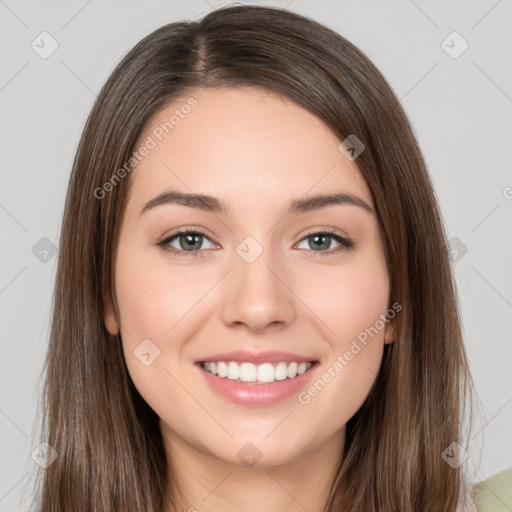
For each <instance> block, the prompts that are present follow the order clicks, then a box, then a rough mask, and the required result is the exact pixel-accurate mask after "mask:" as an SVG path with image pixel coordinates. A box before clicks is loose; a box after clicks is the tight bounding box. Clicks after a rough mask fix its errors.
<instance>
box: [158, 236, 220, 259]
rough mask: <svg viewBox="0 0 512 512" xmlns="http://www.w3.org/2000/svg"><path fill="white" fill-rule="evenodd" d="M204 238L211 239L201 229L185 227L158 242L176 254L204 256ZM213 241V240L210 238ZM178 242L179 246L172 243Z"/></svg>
mask: <svg viewBox="0 0 512 512" xmlns="http://www.w3.org/2000/svg"><path fill="white" fill-rule="evenodd" d="M204 239H207V240H210V239H209V238H208V236H207V235H206V234H205V233H202V232H201V231H197V230H192V229H185V230H183V231H177V232H176V233H174V234H172V235H171V236H168V237H167V238H165V239H164V240H162V241H160V242H158V244H157V245H158V246H159V247H161V248H162V249H164V250H166V251H169V252H171V253H172V254H175V255H176V256H185V257H187V256H193V257H194V256H203V250H202V247H201V246H202V245H203V244H202V242H203V241H204ZM210 242H211V240H210ZM173 243H177V244H178V247H177V248H176V247H175V246H173V245H171V244H173Z"/></svg>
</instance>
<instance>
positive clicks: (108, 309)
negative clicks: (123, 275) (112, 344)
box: [103, 298, 119, 336]
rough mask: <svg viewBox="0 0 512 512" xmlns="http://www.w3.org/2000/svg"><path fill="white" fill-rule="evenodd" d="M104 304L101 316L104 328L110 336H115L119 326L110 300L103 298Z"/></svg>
mask: <svg viewBox="0 0 512 512" xmlns="http://www.w3.org/2000/svg"><path fill="white" fill-rule="evenodd" d="M104 302H105V312H104V316H103V321H104V322H105V327H106V328H107V331H108V332H109V333H110V334H112V336H117V335H118V334H119V325H118V323H117V319H116V315H115V312H114V308H113V307H112V303H111V301H110V299H108V298H105V301H104Z"/></svg>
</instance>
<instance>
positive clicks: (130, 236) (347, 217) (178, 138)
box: [105, 88, 393, 512]
mask: <svg viewBox="0 0 512 512" xmlns="http://www.w3.org/2000/svg"><path fill="white" fill-rule="evenodd" d="M191 96H193V97H194V98H196V100H197V106H196V107H195V108H193V109H191V111H190V113H188V114H187V115H186V116H184V117H183V118H180V121H179V124H177V125H176V126H174V128H173V130H172V131H171V132H170V133H169V134H167V135H166V136H165V137H163V138H162V141H160V142H158V144H157V145H156V147H154V148H153V149H151V151H149V153H148V155H147V156H145V157H144V159H143V160H142V161H141V162H140V163H139V164H138V165H137V167H136V168H135V170H134V171H132V173H131V175H130V176H129V178H126V179H130V190H129V195H128V198H127V205H126V211H125V215H124V217H123V219H122V224H121V231H120V236H119V244H118V251H117V257H116V273H115V283H116V296H117V300H118V304H119V311H120V318H117V319H115V318H114V317H115V315H114V313H113V309H112V307H111V305H109V306H108V308H107V311H106V313H105V322H106V325H107V328H108V330H109V331H110V332H111V333H112V334H117V333H118V332H119V329H120V330H121V335H122V343H123V350H124V356H125V360H126V364H127V367H128V371H129V373H130V376H131V378H132V380H133V382H134V384H135V386H136V388H137V389H138V391H139V392H140V394H141V395H142V397H143V398H144V399H145V400H146V401H147V403H148V404H149V405H150V406H151V408H152V409H153V410H154V411H155V412H156V413H157V414H158V416H159V418H160V425H161V429H162V434H163V437H164V443H165V447H166V451H167V455H168V457H169V459H170V460H171V461H172V465H173V468H174V470H175V471H176V473H177V476H178V477H179V479H180V482H181V487H182V498H181V501H180V507H181V508H180V509H179V510H194V509H195V510H198V511H201V512H210V511H218V510H228V509H229V510H244V511H246V512H251V511H261V510H266V511H268V512H273V511H276V512H277V511H279V512H281V511H283V510H287V511H288V512H295V511H303V510H309V511H312V512H314V511H320V510H321V504H322V503H323V501H324V500H325V499H326V497H327V493H328V490H329V487H328V484H329V483H330V481H331V478H333V475H334V473H335V469H336V466H337V464H338V462H339V460H340V456H341V453H342V451H343V447H344V442H345V425H346V423H347V421H348V420H349V419H350V418H351V417H352V416H353V415H354V414H355V413H356V411H357V410H358V409H359V408H360V406H361V405H362V404H363V402H364V400H365V399H366V397H367V396H368V393H369V392H370V389H371V387H372V385H373V383H374V381H375V378H376V375H377V373H378V370H379V366H380V363H381V359H382V353H383V348H384V344H385V343H390V342H391V341H392V339H393V338H392V323H391V322H387V323H386V324H385V327H384V328H382V329H380V331H379V333H378V334H377V335H375V336H373V337H372V338H370V341H369V342H368V343H367V344H366V345H365V346H363V347H362V350H360V351H359V352H358V353H357V355H354V357H353V358H352V359H351V360H350V361H348V362H347V364H346V366H344V368H343V369H342V370H341V371H339V372H337V373H335V377H334V378H332V379H331V380H330V382H328V383H327V385H325V387H324V388H323V389H322V390H321V392H319V393H318V394H317V395H316V396H314V397H312V398H311V400H310V401H309V402H308V403H307V404H304V403H301V402H299V400H298V396H297V393H294V394H293V395H292V396H290V397H288V398H286V399H284V400H282V401H280V402H279V403H275V404H272V405H268V406H265V405H263V406H261V405H259V406H250V405H245V406H244V405H241V404H237V403H233V402H232V401H230V400H229V399H227V398H226V397H224V396H222V395H220V394H218V393H217V392H216V391H215V390H214V389H212V387H211V386H210V385H209V384H207V383H206V382H205V381H204V379H203V378H200V377H201V375H199V373H198V372H199V371H202V370H198V367H197V365H194V362H195V361H196V360H197V359H200V358H201V357H204V356H206V355H210V356H211V355H212V354H217V353H221V352H226V351H232V350H238V349H248V350H253V351H255V352H258V351H266V350H282V351H286V352H292V353H294V354H301V355H307V356H310V357H311V359H314V360H317V361H318V362H319V365H318V366H317V367H315V368H312V370H314V371H315V373H314V376H315V378H314V379H312V380H309V381H308V385H307V387H306V390H307V389H308V388H309V387H310V386H311V385H312V384H313V383H314V381H316V380H317V379H319V378H321V376H322V374H323V373H324V372H325V371H327V370H328V368H329V367H331V368H332V366H333V363H334V362H335V361H336V360H337V357H338V356H339V355H343V354H344V353H345V352H346V351H347V350H349V348H350V346H351V343H352V342H353V340H355V339H356V338H357V336H358V334H360V333H361V332H362V331H364V329H365V328H369V327H370V326H373V325H375V323H376V321H377V320H378V319H379V315H381V314H383V313H385V312H386V310H387V309H388V308H389V307H390V304H389V275H388V269H387V266H386V261H385V256H384V250H383V246H382V241H381V238H380V232H379V226H378V220H377V217H376V214H375V213H374V212H370V211H367V210H366V209H364V208H361V207H358V206H355V205H351V204H334V205H333V204H331V205H328V206H325V207H323V208H320V209H315V210H311V211H306V212H301V213H293V214H288V215H285V211H286V209H287V207H288V204H289V202H290V201H292V200H294V199H300V198H302V199H304V198H307V197H310V196H313V195H317V194H318V195H320V194H321V195H327V194H332V193H335V192H337V193H341V192H343V193H346V194H351V195H353V196H355V197H357V198H359V199H361V200H362V201H364V202H365V203H367V204H368V205H369V206H370V207H371V208H374V204H373V202H372V197H371V194H370V191H369V189H368V187H367V185H366V183H365V181H364V179H363V177H362V176H361V174H360V171H359V170H358V168H357V167H356V162H357V160H356V162H351V161H349V160H348V159H347V158H345V157H344V156H343V155H342V154H341V152H340V151H339V149H338V145H339V143H340V142H341V140H339V139H338V138H337V137H335V136H334V134H332V132H330V131H329V129H328V128H327V127H326V126H325V125H324V124H323V123H322V122H321V121H320V120H319V119H318V118H317V117H315V116H314V115H313V114H311V113H310V112H308V111H306V110H305V109H303V108H301V107H299V106H298V105H296V104H294V103H293V102H291V101H289V100H287V99H285V98H282V97H280V96H277V95H275V94H272V93H269V92H262V91H259V90H254V89H249V88H242V89H217V90H214V89H206V90H197V91H194V93H193V94H191ZM188 98H189V96H185V97H183V98H182V99H181V100H180V101H176V102H174V103H173V104H172V105H169V106H167V107H166V108H165V109H164V110H162V111H161V112H160V113H158V115H157V116H156V117H155V118H154V119H153V120H152V121H151V123H149V125H148V126H147V127H146V129H145V131H144V132H143V133H142V134H141V136H140V138H139V143H138V145H140V144H142V143H143V142H144V141H145V140H146V139H147V137H148V136H149V135H151V134H152V130H154V129H155V127H157V126H158V125H160V123H162V122H165V121H168V120H169V118H170V116H171V115H172V114H173V113H174V110H175V109H176V108H180V106H181V105H183V104H184V103H185V102H186V101H187V99H188ZM153 138H154V137H153ZM136 147H138V146H136ZM169 190H176V191H179V192H184V193H196V194H206V195H209V196H214V197H216V198H218V199H219V200H222V201H224V202H225V203H226V204H227V205H228V207H229V212H228V213H227V214H224V213H219V212H209V211H204V210H200V209H195V208H191V207H187V206H184V205H180V204H170V203H168V204H161V205H159V206H155V207H154V208H151V209H149V210H147V211H146V212H144V213H142V214H141V210H142V209H143V207H144V205H145V204H146V203H147V202H148V201H150V200H151V199H153V198H154V197H156V196H158V195H159V194H161V193H162V192H164V191H169ZM185 228H190V229H193V228H194V229H198V230H200V231H201V232H204V233H205V234H206V236H203V237H202V238H201V237H199V239H198V242H197V244H196V245H195V246H196V247H200V249H198V250H195V252H196V253H200V254H197V257H193V256H192V255H191V252H187V251H186V247H187V245H186V244H187V240H186V239H185V237H181V241H182V243H181V244H180V237H176V238H175V239H174V241H172V242H169V243H168V245H170V246H171V248H172V249H175V250H181V251H182V252H181V254H183V256H177V255H173V254H172V253H171V252H169V251H165V250H164V249H163V248H162V247H159V246H157V245H156V244H157V243H158V242H160V241H161V240H164V239H166V238H167V239H168V238H169V236H170V235H172V234H174V233H175V232H176V231H179V230H182V229H185ZM326 230H334V231H335V232H336V233H337V234H338V235H339V236H342V237H345V238H349V239H350V240H352V241H354V242H355V248H351V249H347V248H344V246H342V244H340V243H339V242H338V241H337V240H336V239H335V238H332V237H329V236H328V237H327V238H326V239H325V240H320V245H321V247H320V248H319V249H315V245H313V244H312V242H311V241H309V242H308V240H311V238H309V239H308V235H311V234H314V233H322V232H325V231H326ZM248 236H250V237H253V238H254V239H255V240H256V241H257V242H258V244H259V245H260V246H261V248H262V249H263V252H262V253H261V254H260V255H259V257H257V258H256V259H255V260H254V261H252V262H251V263H248V262H247V261H246V260H245V259H244V258H242V257H241V256H240V255H239V253H237V251H236V249H237V247H238V246H239V244H240V243H241V242H242V241H243V240H244V239H245V238H246V237H248ZM329 242H330V246H329ZM189 243H192V245H194V242H190V241H189ZM322 243H323V245H322ZM326 246H327V248H325V247H326ZM337 249H339V250H337ZM250 250H251V251H254V250H255V249H254V246H251V249H250ZM189 251H190V249H189ZM320 252H322V254H320ZM315 255H316V257H314V256H315ZM145 339H150V340H151V342H152V343H153V344H154V345H155V346H157V347H158V348H159V350H160V355H159V357H157V358H156V359H155V360H154V361H153V362H152V363H151V364H149V365H148V366H146V365H144V364H141V361H140V359H139V358H138V357H136V356H135V355H134V350H136V348H137V347H138V346H139V344H140V343H141V342H142V340H145ZM312 375H313V374H312ZM247 443H252V444H253V445H255V446H256V447H257V449H258V450H259V452H260V453H261V458H260V459H259V460H258V462H257V463H256V464H255V465H254V466H252V467H247V466H246V465H244V464H243V463H242V462H241V460H240V459H239V457H238V456H237V453H238V452H239V450H240V449H242V447H244V446H245V445H246V444H247ZM169 512H170V509H169Z"/></svg>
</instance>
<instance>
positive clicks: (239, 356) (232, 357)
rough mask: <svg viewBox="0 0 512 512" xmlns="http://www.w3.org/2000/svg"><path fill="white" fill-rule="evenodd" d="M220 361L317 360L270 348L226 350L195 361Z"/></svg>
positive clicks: (272, 361)
mask: <svg viewBox="0 0 512 512" xmlns="http://www.w3.org/2000/svg"><path fill="white" fill-rule="evenodd" d="M219 361H225V362H229V361H235V362H237V363H253V364H263V363H280V362H281V361H284V362H286V363H293V362H297V363H302V362H304V363H309V362H317V360H316V359H315V358H314V357H307V356H300V355H297V354H292V353H290V352H282V351H279V350H268V351H265V352H254V351H250V350H234V351H232V352H224V353H222V354H216V355H212V356H206V357H204V358H201V359H197V360H196V361H195V363H204V362H212V363H218V362H219Z"/></svg>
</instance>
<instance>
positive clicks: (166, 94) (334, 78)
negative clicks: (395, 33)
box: [36, 6, 472, 512]
mask: <svg viewBox="0 0 512 512" xmlns="http://www.w3.org/2000/svg"><path fill="white" fill-rule="evenodd" d="M244 86H249V87H258V88H262V89H264V90H269V91H273V92H277V93H279V94H280V95H282V96H284V97H287V98H289V99H291V100H293V101H295V102H296V103H297V104H299V105H301V106H302V107H304V108H306V109H308V110H309V111H311V112H312V113H313V114H315V115H316V116H317V117H318V118H320V119H321V120H322V121H323V122H324V123H325V124H326V125H327V126H328V127H329V128H330V129H331V130H332V132H333V133H334V134H336V135H337V136H338V137H339V138H340V140H344V139H345V138H346V137H348V136H349V135H355V136H356V137H357V138H358V139H360V140H361V141H363V143H364V144H365V146H366V149H365V151H364V152H363V153H362V154H361V155H360V156H359V157H358V159H357V161H356V163H357V165H358V167H359V169H360V171H361V173H362V175H363V176H364V178H365V180H366V182H367V184H368V186H369V189H370V191H371V193H372V197H373V200H374V204H375V208H376V211H377V214H378V219H379V225H380V229H381V235H382V240H383V244H384V248H385V254H386V258H387V264H388V269H389V274H390V288H391V289H390V293H391V303H394V302H397V303H399V304H401V305H402V311H401V312H400V314H399V315H397V317H396V318H395V326H396V329H395V333H396V336H395V340H394V343H391V344H389V345H386V346H385V351H384V355H383V360H382V365H381V368H380V372H379V374H378V376H377V378H376V381H375V383H374V386H373V388H372V390H371V392H370V394H369V396H368V397H367V399H366V401H365V403H364V404H363V405H362V407H361V408H360V409H359V410H358V411H357V413H356V414H355V415H354V416H353V417H352V418H351V419H350V421H349V422H348V424H347V432H346V442H345V448H344V453H343V454H340V465H339V468H338V471H337V472H336V474H335V475H333V479H332V482H331V484H332V486H331V489H332V492H331V494H330V497H329V499H328V500H327V502H326V503H325V505H324V507H323V510H324V511H325V512H334V511H346V512H348V511H360V512H371V511H379V512H384V511H388V512H420V511H435V510H439V511H441V510H442V511H444V512H450V511H454V510H456V508H457V504H458V503H459V498H460V497H462V498H463V497H465V496H466V493H467V489H466V485H467V482H466V479H465V477H464V474H463V471H462V468H463V466H460V467H452V465H449V464H447V463H446V462H445V460H444V459H443V457H442V454H443V452H444V451H445V449H446V448H447V447H449V445H451V444H452V443H453V442H459V443H460V444H461V445H462V446H464V440H463V439H462V430H463V429H462V428H461V425H462V423H463V422H462V414H463V411H464V409H465V406H466V404H467V402H468V401H467V399H466V397H467V396H469V392H470V391H471V389H472V381H471V377H470V374H469V370H468V363H467V360H466V355H465V351H464V345H463V340H462V332H461V325H460V315H459V311H458V301H457V295H456V288H455V283H454V279H453V277H452V269H451V263H450V258H449V252H448V249H447V246H446V240H447V238H446V234H445V230H444V226H443V222H442V219H441V216H440V213H439V208H438V205H437V201H436V197H435V192H434V190H433V186H432V184H431V181H430V178H429V175H428V172H427V169H426V165H425V163H424V160H423V157H422V154H421V151H420V148H419V146H418V143H417V141H416V138H415V135H414V133H413V129H412V127H411V125H410V123H409V121H408V119H407V117H406V114H405V113H404V110H403V109H402V107H401V105H400V102H399V101H398V99H397V97H396V96H395V94H394V92H393V91H392V89H391V87H390V86H389V84H388V83H387V81H386V80H385V78H384V77H383V76H382V74H381V73H380V72H379V71H378V70H377V69H376V67H375V66H374V65H373V64H372V62H371V61H370V60H369V59H368V58H367V57H366V56H365V55H364V54H363V53H362V52H361V51H360V50H358V49H357V48H356V47H355V46H354V45H353V44H351V43H350V42H349V41H347V40H346V39H345V38H343V37H342V36H340V35H339V34H337V33H335V32H333V31H332V30H330V29H328V28H326V27H325V26H322V25H320V24H319V23H317V22H315V21H313V20H311V19H308V18H306V17H303V16H300V15H298V14H294V13H291V12H288V11H286V10H281V9H277V8H271V7H256V6H234V7H233V6H232V7H226V8H222V9H218V10H216V11H213V12H211V13H210V14H208V15H206V16H205V17H204V18H203V19H202V20H200V21H198V22H179V23H171V24H168V25H166V26H163V27H161V28H160V29H158V30H156V31H154V32H153V33H151V34H150V35H148V36H147V37H146V38H144V39H143V40H142V41H140V42H139V43H138V44H137V45H136V46H135V47H134V48H133V49H132V50H131V51H130V52H129V53H128V54H127V55H126V56H125V57H124V58H123V59H122V61H121V62H120V63H119V64H118V66H117V67H116V69H115V70H114V71H113V73H112V74H111V76H110V77H109V79H108V81H107V82H106V84H105V85H104V87H103V88H102V90H101V92H100V94H99V95H98V98H97V100H96V102H95V104H94V106H93V108H92V111H91V113H90V115H89V118H88V120H87V123H86V125H85V128H84V131H83V135H82V138H81V140H80V144H79V147H78V150H77V153H76V157H75V161H74V165H73V170H72V174H71V178H70V183H69V189H68V192H67V198H66V205H65V212H64V218H63V223H62V231H61V238H60V250H59V259H58V270H57V276H56V283H55V291H54V307H53V315H52V324H51V332H50V338H49V348H48V352H47V358H46V361H45V368H44V370H45V380H44V392H43V400H42V408H43V411H42V414H41V417H42V425H41V432H42V438H43V439H44V440H45V441H47V443H48V444H49V445H50V446H51V447H52V448H53V449H54V450H56V452H57V454H58V456H57V458H56V459H55V460H54V461H53V462H52V463H51V464H50V465H49V466H48V467H47V468H46V469H44V470H41V472H42V474H41V475H40V476H39V480H38V482H39V487H38V491H37V495H36V499H37V500H38V504H37V507H38V508H37V510H40V511H43V512H57V511H58V512H61V511H62V512H63V511H65V512H68V511H70V510H73V512H81V511H90V510H93V511H95V512H100V511H104V512H115V511H123V512H128V511H141V510H144V511H148V512H157V511H158V512H163V510H164V509H163V507H164V503H165V502H166V496H167V493H168V491H169V488H168V483H169V482H171V481H173V478H174V476H173V469H172V464H171V461H168V460H167V459H166V455H165V450H164V447H163V441H162V436H161V432H160V430H159V426H158V417H157V415H156V413H155V412H154V411H153V410H152V409H151V408H150V407H149V406H148V405H147V403H146V402H145V401H144V400H143V399H142V398H141V396H140V395H139V393H138V392H137V390H136V389H135V387H134V385H133V382H132V381H131V379H130V377H129V374H128V371H127V368H126V365H125V361H124V358H123V352H122V348H121V339H120V337H119V336H116V337H114V336H112V335H110V334H109V332H108V331H107V330H106V327H105V324H104V308H105V299H108V300H109V301H110V302H111V303H112V304H113V305H114V309H115V311H116V313H118V312H119V311H118V307H117V302H116V295H115V288H114V279H113V276H114V261H115V253H116V245H117V238H118V234H119V225H120V220H121V217H122V214H123V208H124V205H125V198H126V191H127V186H128V184H129V182H130V177H129V176H126V177H125V178H124V179H121V180H119V181H118V182H116V183H115V186H112V187H110V188H111V190H109V191H108V193H105V194H102V197H98V195H99V194H98V193H97V192H96V193H95V191H97V190H98V189H101V188H102V187H103V186H104V184H105V183H106V182H108V181H109V180H111V178H112V176H113V174H115V172H116V171H117V170H118V169H120V168H122V167H123V166H124V165H125V163H126V162H128V161H129V159H130V157H131V156H132V152H133V151H134V149H136V148H135V145H136V143H137V141H138V137H139V136H140V134H141V132H142V131H143V129H144V128H145V126H147V124H148V122H149V121H150V120H151V119H152V118H153V117H154V116H155V114H156V113H158V112H159V111H160V110H161V109H162V108H163V107H164V106H166V104H168V103H169V102H171V101H174V100H175V99H176V98H183V97H185V94H192V93H193V91H194V90H195V89H196V90H197V89H198V88H201V87H215V88H219V87H244ZM168 498H169V503H170V504H173V503H174V502H173V499H172V495H169V496H168Z"/></svg>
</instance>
